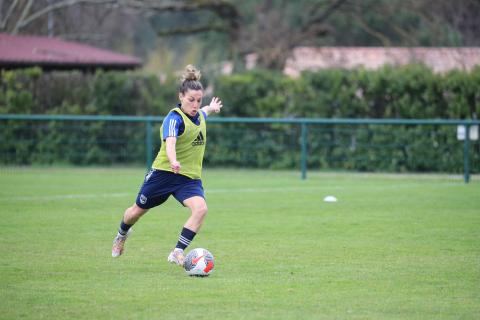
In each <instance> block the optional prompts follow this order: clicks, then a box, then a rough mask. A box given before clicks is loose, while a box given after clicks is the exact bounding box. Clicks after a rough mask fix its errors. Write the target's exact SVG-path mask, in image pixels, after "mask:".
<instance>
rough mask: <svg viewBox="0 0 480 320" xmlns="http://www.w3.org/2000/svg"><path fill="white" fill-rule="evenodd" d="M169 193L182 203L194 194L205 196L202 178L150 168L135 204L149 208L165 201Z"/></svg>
mask: <svg viewBox="0 0 480 320" xmlns="http://www.w3.org/2000/svg"><path fill="white" fill-rule="evenodd" d="M170 195H173V196H174V197H175V199H177V201H178V202H180V203H181V204H182V205H183V201H184V200H186V199H188V198H191V197H194V196H199V197H202V198H205V194H204V192H203V186H202V180H200V179H191V178H189V177H186V176H183V175H181V174H175V173H173V172H169V171H163V170H155V169H152V170H150V171H149V172H148V173H147V174H146V175H145V180H144V182H143V185H142V187H141V188H140V192H139V193H138V196H137V200H136V204H137V206H139V207H140V208H142V209H150V208H153V207H156V206H159V205H161V204H162V203H164V202H165V201H167V199H168V197H170Z"/></svg>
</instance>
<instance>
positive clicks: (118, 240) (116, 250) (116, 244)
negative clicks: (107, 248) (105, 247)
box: [112, 228, 132, 258]
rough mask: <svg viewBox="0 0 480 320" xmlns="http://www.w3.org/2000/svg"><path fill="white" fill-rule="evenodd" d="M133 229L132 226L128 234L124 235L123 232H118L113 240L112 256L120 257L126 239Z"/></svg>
mask: <svg viewBox="0 0 480 320" xmlns="http://www.w3.org/2000/svg"><path fill="white" fill-rule="evenodd" d="M131 231H132V228H130V230H128V232H127V234H126V235H124V236H122V235H121V234H117V236H116V237H115V239H114V240H113V247H112V257H114V258H116V257H119V256H120V255H121V254H122V253H123V247H124V246H125V241H126V240H127V238H128V235H129V234H130V232H131Z"/></svg>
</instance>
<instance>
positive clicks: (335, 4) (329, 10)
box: [302, 0, 347, 32]
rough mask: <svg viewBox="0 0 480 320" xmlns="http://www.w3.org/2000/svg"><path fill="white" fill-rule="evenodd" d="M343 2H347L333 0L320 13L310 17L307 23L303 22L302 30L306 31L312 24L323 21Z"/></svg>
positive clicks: (345, 0) (344, 0)
mask: <svg viewBox="0 0 480 320" xmlns="http://www.w3.org/2000/svg"><path fill="white" fill-rule="evenodd" d="M345 2H347V0H335V1H334V2H333V3H331V4H330V5H329V6H328V7H327V8H326V9H325V11H323V12H322V13H321V14H320V15H318V16H315V17H312V18H311V19H310V20H309V21H308V22H307V23H305V25H303V26H302V31H304V32H305V31H308V29H309V28H311V27H312V26H314V25H318V24H321V23H323V22H325V20H327V18H328V17H330V15H331V14H332V13H334V12H335V11H336V10H337V9H338V8H340V7H341V6H342V5H343V4H344V3H345Z"/></svg>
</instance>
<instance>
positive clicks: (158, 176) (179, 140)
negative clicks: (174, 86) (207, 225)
mask: <svg viewBox="0 0 480 320" xmlns="http://www.w3.org/2000/svg"><path fill="white" fill-rule="evenodd" d="M200 76H201V75H200V72H199V71H198V70H197V69H196V68H195V67H194V66H192V65H188V66H187V67H186V68H185V72H184V74H183V76H182V81H181V85H180V89H179V93H178V97H179V99H180V103H179V104H178V105H177V107H176V108H173V109H172V110H171V111H170V112H169V113H168V115H167V116H166V117H165V119H164V120H163V124H162V127H161V128H160V133H161V137H162V146H161V148H160V151H159V152H158V155H157V157H156V159H155V161H154V162H153V165H152V169H151V170H150V171H149V172H148V173H147V175H146V176H145V180H144V182H143V185H142V187H141V188H140V192H139V193H138V196H137V199H136V202H135V204H133V206H131V207H130V208H128V209H127V210H126V211H125V214H124V215H123V219H122V221H121V223H120V228H119V229H118V234H117V236H116V237H115V240H114V241H113V247H112V257H118V256H120V255H121V254H122V252H123V248H124V245H125V240H126V239H127V237H128V235H129V233H130V230H131V227H132V226H133V225H134V224H135V222H137V220H138V219H139V218H140V217H141V216H143V215H144V214H145V213H146V212H147V211H148V210H149V209H151V208H153V207H156V206H158V205H161V204H162V203H164V202H165V201H166V200H167V199H168V197H169V196H170V195H173V196H174V197H175V199H177V201H178V202H180V203H181V204H182V205H184V206H186V207H188V208H189V209H190V210H191V215H190V218H188V220H187V222H186V223H185V225H184V226H183V229H182V231H181V233H180V236H179V239H178V242H177V245H176V247H175V248H174V249H173V250H172V251H171V252H170V254H169V255H168V258H167V260H168V261H169V262H172V263H176V264H178V265H180V266H182V265H183V263H184V260H185V258H184V253H183V252H184V250H185V248H186V247H187V246H188V245H189V244H190V242H192V240H193V238H194V237H195V235H196V234H197V232H198V230H199V229H200V227H201V225H202V223H203V220H204V218H205V215H206V214H207V203H206V202H205V195H204V191H203V186H202V180H201V174H202V162H203V154H204V152H205V144H206V142H207V132H206V123H205V122H206V118H207V117H208V115H210V114H211V113H213V112H215V113H217V112H220V109H221V108H222V102H221V101H220V100H219V99H218V98H216V97H214V98H213V99H212V101H211V102H210V104H209V105H207V106H205V107H203V108H200V107H201V103H202V97H203V86H202V84H201V83H200V82H199V80H200Z"/></svg>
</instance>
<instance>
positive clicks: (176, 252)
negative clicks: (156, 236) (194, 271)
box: [167, 248, 185, 266]
mask: <svg viewBox="0 0 480 320" xmlns="http://www.w3.org/2000/svg"><path fill="white" fill-rule="evenodd" d="M167 261H168V262H171V263H175V264H178V265H179V266H183V263H184V262H185V256H184V255H183V250H182V249H179V248H175V249H173V250H172V252H170V254H169V255H168V258H167Z"/></svg>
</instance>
